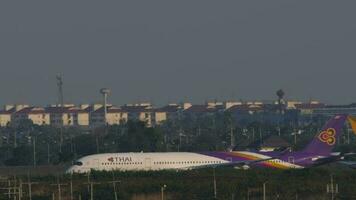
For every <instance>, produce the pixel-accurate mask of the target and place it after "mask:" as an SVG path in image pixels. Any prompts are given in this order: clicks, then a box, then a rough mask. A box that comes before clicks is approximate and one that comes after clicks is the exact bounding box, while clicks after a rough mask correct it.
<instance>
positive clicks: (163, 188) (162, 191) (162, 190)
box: [161, 184, 167, 200]
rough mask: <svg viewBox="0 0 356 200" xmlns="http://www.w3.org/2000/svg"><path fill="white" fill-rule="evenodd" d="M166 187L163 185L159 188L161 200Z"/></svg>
mask: <svg viewBox="0 0 356 200" xmlns="http://www.w3.org/2000/svg"><path fill="white" fill-rule="evenodd" d="M166 187H167V185H166V184H164V185H163V186H161V200H164V190H165V189H166Z"/></svg>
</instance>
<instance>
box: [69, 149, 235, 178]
mask: <svg viewBox="0 0 356 200" xmlns="http://www.w3.org/2000/svg"><path fill="white" fill-rule="evenodd" d="M227 162H229V161H227V160H223V159H219V158H216V157H212V156H207V155H203V154H199V153H187V152H172V153H170V152H167V153H106V154H95V155H90V156H85V157H83V158H80V159H79V160H77V161H76V162H75V163H74V165H73V166H71V167H70V168H69V169H68V170H67V173H73V172H74V173H86V172H89V171H90V170H92V169H93V170H99V171H103V170H105V171H111V170H120V171H143V170H145V171H148V170H171V169H173V170H178V169H179V170H184V169H191V168H199V167H204V166H208V165H214V164H221V163H227Z"/></svg>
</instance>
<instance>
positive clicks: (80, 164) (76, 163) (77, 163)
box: [74, 161, 83, 166]
mask: <svg viewBox="0 0 356 200" xmlns="http://www.w3.org/2000/svg"><path fill="white" fill-rule="evenodd" d="M74 165H78V166H82V165H83V163H82V162H80V161H76V162H75V163H74Z"/></svg>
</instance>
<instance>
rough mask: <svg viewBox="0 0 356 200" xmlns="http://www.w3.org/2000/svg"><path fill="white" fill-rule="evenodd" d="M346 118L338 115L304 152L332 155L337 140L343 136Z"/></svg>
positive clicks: (325, 126)
mask: <svg viewBox="0 0 356 200" xmlns="http://www.w3.org/2000/svg"><path fill="white" fill-rule="evenodd" d="M346 117H347V115H336V116H334V117H333V118H331V119H330V120H329V121H328V122H327V123H326V124H325V125H324V127H323V129H322V130H321V132H320V133H318V134H317V135H316V136H315V137H314V139H313V140H312V141H311V143H309V145H308V146H307V147H306V148H305V149H304V151H305V152H308V153H312V154H315V155H321V156H327V155H330V153H331V151H332V149H333V148H334V146H335V144H336V143H337V140H338V139H339V137H340V136H341V133H342V127H343V125H344V122H345V120H346Z"/></svg>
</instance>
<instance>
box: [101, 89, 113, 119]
mask: <svg viewBox="0 0 356 200" xmlns="http://www.w3.org/2000/svg"><path fill="white" fill-rule="evenodd" d="M110 92H111V91H110V89H108V88H101V89H100V93H101V94H102V95H103V100H104V102H103V104H104V123H105V126H106V125H107V118H106V115H107V100H108V95H109V94H110Z"/></svg>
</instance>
